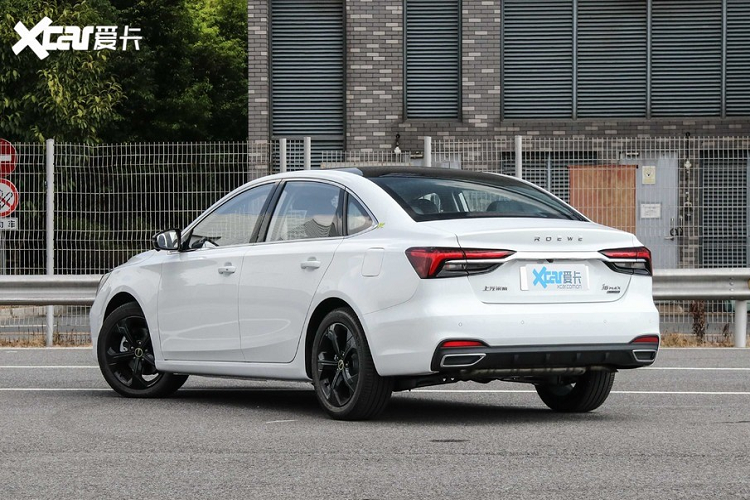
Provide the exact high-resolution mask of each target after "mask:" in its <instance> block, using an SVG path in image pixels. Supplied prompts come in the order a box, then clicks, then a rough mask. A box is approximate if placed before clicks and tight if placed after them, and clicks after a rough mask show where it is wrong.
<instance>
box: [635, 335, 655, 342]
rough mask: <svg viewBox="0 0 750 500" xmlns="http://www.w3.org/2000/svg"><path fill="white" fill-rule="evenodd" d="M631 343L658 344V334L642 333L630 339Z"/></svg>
mask: <svg viewBox="0 0 750 500" xmlns="http://www.w3.org/2000/svg"><path fill="white" fill-rule="evenodd" d="M630 343H631V344H658V343H659V336H658V335H641V336H640V337H636V338H634V339H633V340H631V341H630Z"/></svg>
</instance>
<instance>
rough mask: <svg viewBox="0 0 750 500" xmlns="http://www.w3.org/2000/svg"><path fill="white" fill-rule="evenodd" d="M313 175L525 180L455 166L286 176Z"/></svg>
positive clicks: (358, 169) (514, 182)
mask: <svg viewBox="0 0 750 500" xmlns="http://www.w3.org/2000/svg"><path fill="white" fill-rule="evenodd" d="M310 174H312V175H315V176H320V177H323V178H326V177H328V178H336V177H339V176H340V174H350V175H358V176H361V177H364V178H366V179H377V178H381V177H429V178H433V179H459V180H460V179H464V180H467V181H474V182H488V183H492V184H498V183H501V184H505V185H523V184H526V182H524V181H521V180H519V179H516V178H515V177H510V176H507V175H502V174H497V173H489V172H474V171H470V170H459V169H455V168H441V167H395V166H389V167H354V166H352V167H345V166H344V167H339V168H332V169H324V170H302V171H296V172H290V173H288V174H286V175H285V176H286V177H299V176H305V175H310ZM282 175H283V174H282Z"/></svg>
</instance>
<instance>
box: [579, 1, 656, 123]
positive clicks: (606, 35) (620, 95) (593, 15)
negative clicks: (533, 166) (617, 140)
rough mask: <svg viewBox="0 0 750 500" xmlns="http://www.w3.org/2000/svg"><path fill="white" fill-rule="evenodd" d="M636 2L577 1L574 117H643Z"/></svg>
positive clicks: (641, 9) (642, 27)
mask: <svg viewBox="0 0 750 500" xmlns="http://www.w3.org/2000/svg"><path fill="white" fill-rule="evenodd" d="M647 31H648V12H647V5H646V2H643V1H642V0H578V57H577V63H578V64H577V66H578V117H580V118H587V117H608V116H612V117H644V116H646V84H647V75H646V72H647V65H648V58H647V50H648V44H647V40H648V33H647Z"/></svg>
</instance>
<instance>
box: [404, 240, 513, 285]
mask: <svg viewBox="0 0 750 500" xmlns="http://www.w3.org/2000/svg"><path fill="white" fill-rule="evenodd" d="M514 253H515V252H513V251H511V250H482V249H466V250H464V249H462V248H438V247H426V248H421V247H420V248H409V249H408V250H406V257H407V258H408V259H409V262H410V263H411V265H412V267H414V270H415V271H416V272H417V274H418V275H419V277H420V278H422V279H426V278H449V277H452V276H468V275H470V274H482V273H488V272H490V271H493V270H494V269H497V267H499V266H500V265H502V264H503V262H502V261H503V259H506V258H507V257H510V256H511V255H513V254H514Z"/></svg>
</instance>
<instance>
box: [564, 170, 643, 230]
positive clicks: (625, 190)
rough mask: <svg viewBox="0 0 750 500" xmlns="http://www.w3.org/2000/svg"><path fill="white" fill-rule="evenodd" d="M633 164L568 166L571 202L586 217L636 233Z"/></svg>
mask: <svg viewBox="0 0 750 500" xmlns="http://www.w3.org/2000/svg"><path fill="white" fill-rule="evenodd" d="M637 168H638V167H637V166H636V165H569V166H568V169H569V171H570V204H571V205H573V206H574V207H575V208H576V209H578V210H579V211H580V212H581V213H583V214H584V215H585V216H586V217H588V218H589V219H591V220H593V221H594V222H598V223H599V224H604V225H605V226H610V227H615V228H617V229H622V230H623V231H628V232H629V233H634V232H635V216H636V199H635V182H636V172H637Z"/></svg>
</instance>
